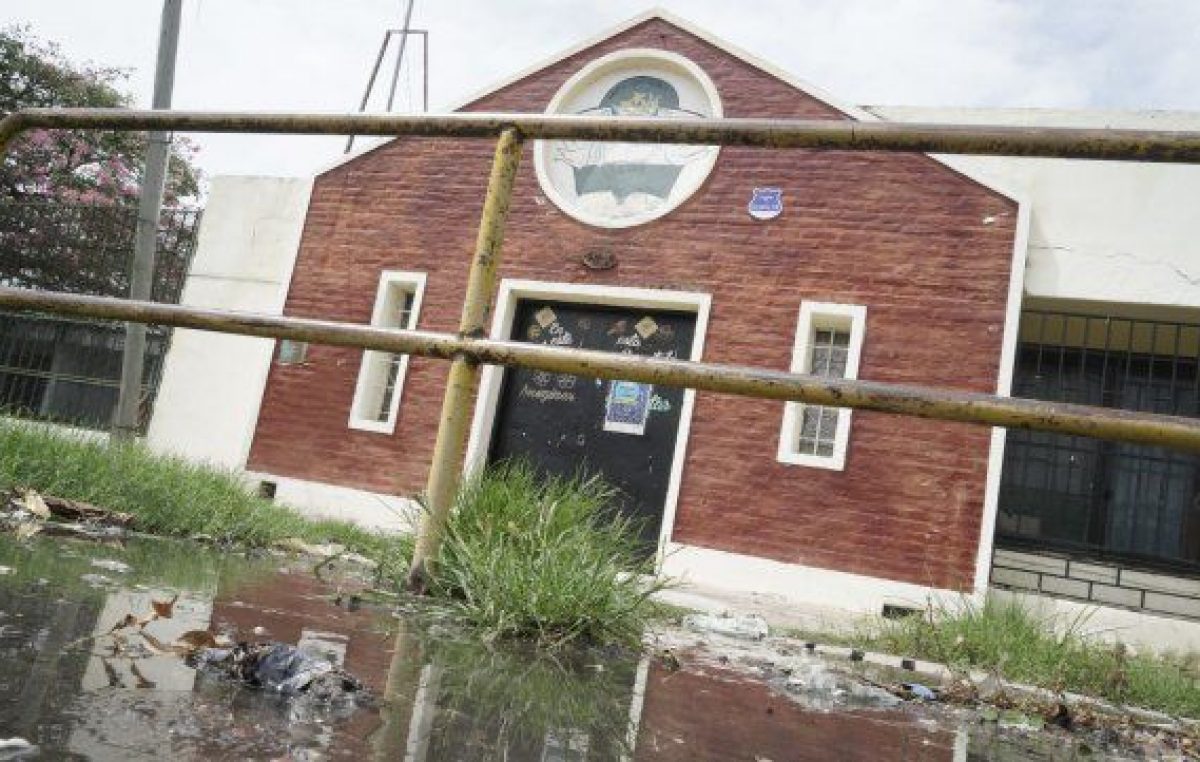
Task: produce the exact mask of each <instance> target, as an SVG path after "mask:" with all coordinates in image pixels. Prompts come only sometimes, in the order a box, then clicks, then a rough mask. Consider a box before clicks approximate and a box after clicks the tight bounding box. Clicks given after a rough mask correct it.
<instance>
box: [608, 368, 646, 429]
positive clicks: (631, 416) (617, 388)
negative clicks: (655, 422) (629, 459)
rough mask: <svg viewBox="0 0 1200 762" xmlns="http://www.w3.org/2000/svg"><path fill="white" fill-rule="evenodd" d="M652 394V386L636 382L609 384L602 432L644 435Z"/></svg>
mask: <svg viewBox="0 0 1200 762" xmlns="http://www.w3.org/2000/svg"><path fill="white" fill-rule="evenodd" d="M653 393H654V385H653V384H639V383H638V382H636V381H613V382H612V383H611V384H609V386H608V399H607V400H605V403H604V430H605V431H613V432H616V433H619V434H636V435H638V436H642V435H643V434H645V433H646V418H647V417H648V416H649V415H650V400H651V397H652V396H653Z"/></svg>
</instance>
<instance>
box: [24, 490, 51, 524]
mask: <svg viewBox="0 0 1200 762" xmlns="http://www.w3.org/2000/svg"><path fill="white" fill-rule="evenodd" d="M21 504H22V505H23V506H24V507H25V510H27V511H29V512H30V513H32V514H33V515H34V516H37V517H38V518H39V519H41V520H42V521H45V520H46V519H48V518H50V506H48V505H46V501H45V500H43V499H42V496H41V495H39V494H38V493H36V492H34V491H33V490H31V489H27V490H25V492H24V494H22V495H21Z"/></svg>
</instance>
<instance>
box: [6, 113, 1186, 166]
mask: <svg viewBox="0 0 1200 762" xmlns="http://www.w3.org/2000/svg"><path fill="white" fill-rule="evenodd" d="M33 128H43V129H108V130H162V131H179V132H255V133H287V134H311V135H331V134H332V135H385V136H397V135H414V136H425V137H458V138H482V137H491V138H495V137H497V136H499V134H500V133H501V132H503V131H504V130H506V129H510V128H512V129H515V130H517V132H518V133H519V135H520V137H521V138H523V139H533V138H556V139H572V140H602V141H613V140H620V141H625V142H646V143H691V144H699V145H738V146H760V147H765V148H818V149H837V150H854V151H902V152H912V153H956V154H982V155H996V156H1056V157H1063V158H1075V159H1111V160H1130V161H1153V162H1182V163H1200V132H1197V131H1186V132H1185V131H1164V130H1108V129H1078V128H1067V127H1014V126H987V125H946V124H915V123H897V122H856V121H852V120H836V119H827V120H797V119H699V118H689V119H663V118H637V119H635V118H626V117H619V118H615V117H584V116H554V115H551V116H547V115H544V114H482V113H456V114H445V115H411V116H410V115H394V114H296V113H292V114H282V113H257V112H241V113H238V112H191V111H146V110H132V109H102V108H81V109H26V110H24V111H19V112H17V113H15V114H10V115H9V116H7V117H5V118H4V119H3V120H2V121H0V152H2V151H3V146H4V144H5V142H6V141H7V140H8V139H10V138H12V137H13V136H14V135H16V134H18V133H20V132H22V131H24V130H28V129H33Z"/></svg>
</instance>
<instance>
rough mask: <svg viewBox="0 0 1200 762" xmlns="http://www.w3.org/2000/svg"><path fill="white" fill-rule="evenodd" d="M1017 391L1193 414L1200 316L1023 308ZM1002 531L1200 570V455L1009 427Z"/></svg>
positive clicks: (1197, 403) (1059, 546)
mask: <svg viewBox="0 0 1200 762" xmlns="http://www.w3.org/2000/svg"><path fill="white" fill-rule="evenodd" d="M1013 393H1014V394H1015V395H1017V396H1021V397H1030V398H1035V399H1043V400H1048V401H1055V402H1071V403H1082V404H1089V405H1098V406H1103V407H1110V408H1120V409H1123V410H1131V411H1140V412H1149V413H1164V414H1169V415H1175V416H1186V417H1192V418H1196V417H1200V324H1193V323H1176V322H1167V321H1157V320H1140V319H1133V318H1125V317H1119V316H1103V315H1101V316H1097V315H1084V314H1073V313H1065V312H1050V311H1038V310H1026V311H1025V312H1024V313H1023V315H1022V318H1021V330H1020V343H1019V346H1018V350H1017V365H1016V370H1015V374H1014V379H1013ZM997 541H998V543H999V544H1000V545H1002V546H1005V547H1012V548H1025V549H1039V550H1054V551H1063V552H1067V553H1072V554H1076V555H1079V556H1083V557H1090V558H1097V559H1106V560H1112V561H1119V562H1121V563H1124V564H1126V565H1135V566H1142V567H1146V568H1165V569H1169V570H1173V571H1183V572H1191V573H1195V574H1200V456H1197V455H1196V454H1194V453H1185V452H1179V451H1177V450H1172V449H1168V448H1165V447H1156V446H1152V445H1145V444H1129V443H1118V442H1106V441H1103V440H1099V439H1091V438H1088V437H1080V436H1073V435H1068V434H1060V433H1054V432H1032V431H1012V432H1010V433H1009V436H1008V442H1007V447H1006V450H1005V463H1004V471H1003V478H1002V481H1001V488H1000V515H999V517H998V521H997Z"/></svg>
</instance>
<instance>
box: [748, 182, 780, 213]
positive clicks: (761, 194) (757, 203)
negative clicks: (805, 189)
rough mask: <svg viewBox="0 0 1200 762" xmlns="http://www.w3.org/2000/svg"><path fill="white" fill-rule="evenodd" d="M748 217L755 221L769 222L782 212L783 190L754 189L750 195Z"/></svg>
mask: <svg viewBox="0 0 1200 762" xmlns="http://www.w3.org/2000/svg"><path fill="white" fill-rule="evenodd" d="M749 210H750V216H751V217H753V218H754V219H756V220H771V219H774V218H776V217H778V216H779V215H780V213H781V212H783V189H781V188H755V189H754V191H753V192H752V193H751V194H750V206H749Z"/></svg>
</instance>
